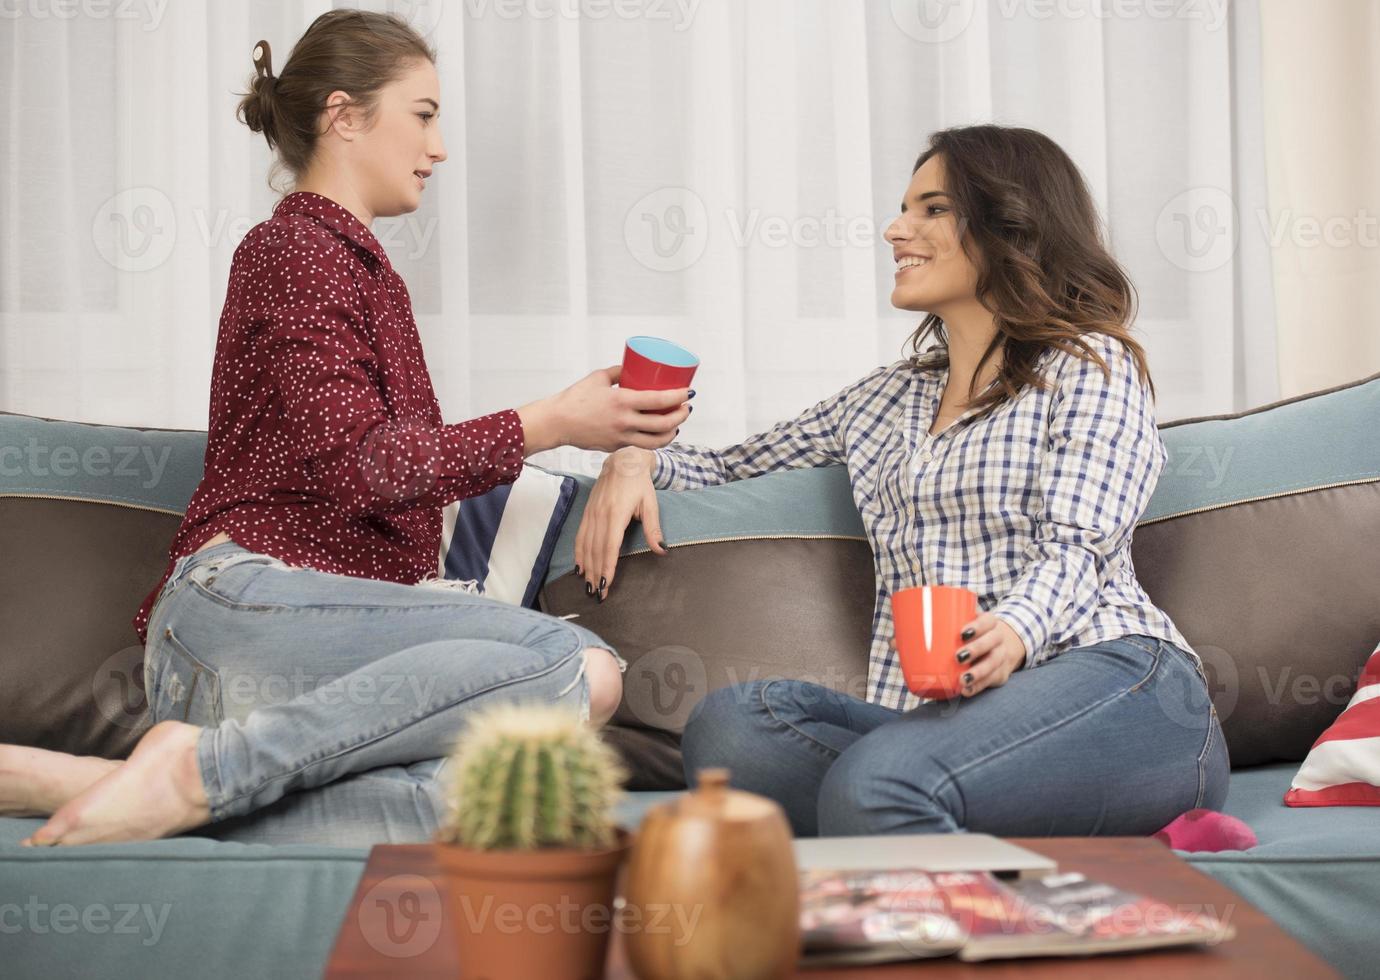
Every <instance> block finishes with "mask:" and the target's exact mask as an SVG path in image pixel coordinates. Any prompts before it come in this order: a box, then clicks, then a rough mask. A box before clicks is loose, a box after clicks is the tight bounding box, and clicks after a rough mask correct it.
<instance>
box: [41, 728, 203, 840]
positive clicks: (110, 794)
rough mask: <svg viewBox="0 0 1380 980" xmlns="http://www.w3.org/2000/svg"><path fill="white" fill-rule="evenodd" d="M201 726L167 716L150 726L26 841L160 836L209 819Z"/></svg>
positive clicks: (122, 838) (155, 837)
mask: <svg viewBox="0 0 1380 980" xmlns="http://www.w3.org/2000/svg"><path fill="white" fill-rule="evenodd" d="M201 731H202V730H201V729H200V728H199V727H198V726H196V725H188V724H185V723H184V722H180V721H163V722H159V723H158V724H157V725H154V726H153V727H152V728H150V729H149V730H148V732H147V733H146V734H145V735H144V737H143V738H141V739H140V740H139V744H138V745H136V746H135V747H134V751H133V752H132V753H131V754H130V757H129V759H128V760H127V761H126V762H125V763H124V764H123V765H122V766H120V767H119V768H118V769H115V770H114V771H113V772H110V773H108V774H106V775H105V776H102V777H101V778H100V779H99V780H98V781H97V782H96V783H94V784H93V785H92V786H91V787H90V788H88V789H87V790H86V791H85V792H83V793H81V794H80V795H78V796H77V797H76V798H74V799H72V800H70V801H69V802H68V803H66V804H65V805H63V806H62V807H60V808H58V810H57V812H55V813H54V814H53V816H52V819H50V820H49V821H48V822H47V823H45V824H44V825H43V826H42V827H39V828H38V829H37V830H36V831H34V832H33V834H31V835H30V836H29V837H28V838H27V839H26V840H23V841H20V843H21V844H23V845H25V846H26V847H27V846H48V845H53V844H96V843H106V842H110V841H129V840H156V839H158V838H160V837H171V836H172V835H174V834H178V833H181V832H182V831H184V830H190V829H192V828H193V827H199V826H201V825H202V824H204V823H206V822H207V821H208V820H209V819H210V818H211V815H210V809H209V806H208V804H207V801H206V790H205V787H204V786H203V785H202V782H201V766H200V765H199V763H198V762H197V754H196V746H197V739H198V738H199V737H200V736H201Z"/></svg>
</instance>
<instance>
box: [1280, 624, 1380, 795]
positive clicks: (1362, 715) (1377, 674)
mask: <svg viewBox="0 0 1380 980" xmlns="http://www.w3.org/2000/svg"><path fill="white" fill-rule="evenodd" d="M1284 802H1285V803H1287V804H1288V805H1289V806H1380V647H1376V649H1375V652H1374V653H1372V654H1371V655H1370V660H1369V661H1367V662H1366V669H1365V670H1363V671H1361V679H1360V680H1359V681H1357V682H1356V693H1355V694H1354V695H1352V697H1351V702H1350V703H1349V704H1348V705H1347V706H1346V710H1345V711H1343V712H1342V713H1341V715H1339V716H1338V718H1337V720H1336V721H1334V722H1333V723H1332V726H1331V727H1330V728H1328V729H1327V731H1325V732H1323V733H1322V735H1320V736H1319V737H1318V740H1317V741H1316V742H1314V743H1313V748H1312V749H1311V750H1310V751H1309V753H1308V758H1306V759H1304V760H1303V765H1302V766H1301V767H1300V768H1299V771H1298V773H1296V774H1295V776H1294V783H1293V785H1292V786H1291V787H1290V788H1289V792H1287V793H1285V794H1284Z"/></svg>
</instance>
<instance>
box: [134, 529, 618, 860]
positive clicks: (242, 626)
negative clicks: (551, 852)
mask: <svg viewBox="0 0 1380 980" xmlns="http://www.w3.org/2000/svg"><path fill="white" fill-rule="evenodd" d="M457 585H459V583H456V582H448V581H445V580H440V581H431V580H429V581H427V582H424V583H420V584H418V585H402V584H399V583H394V582H384V581H379V580H376V579H368V578H359V577H356V576H350V575H334V574H330V573H327V572H321V571H317V570H316V569H313V568H297V567H293V566H290V565H287V564H286V563H285V562H283V561H280V560H279V559H277V558H274V557H272V556H269V555H264V554H259V553H257V552H253V551H249V550H247V549H245V548H243V547H241V546H240V545H238V544H236V543H234V542H233V541H229V542H225V543H223V544H218V545H215V546H213V547H210V548H207V549H206V550H205V551H202V552H198V553H194V554H190V555H186V556H185V557H183V558H181V559H179V560H178V561H177V563H176V564H175V565H174V567H173V571H172V574H171V575H170V576H169V578H168V581H167V583H166V584H165V585H164V587H163V590H162V591H161V592H160V593H159V596H158V600H157V602H156V603H155V604H154V606H153V609H152V610H151V614H150V619H149V630H148V642H147V644H146V646H145V648H144V681H145V690H146V691H147V693H148V701H149V710H150V712H151V714H152V717H153V720H154V721H156V722H157V721H165V720H168V719H176V720H178V721H185V722H189V723H191V724H194V725H200V726H202V728H203V731H202V734H201V737H200V741H199V744H198V748H197V752H198V759H199V762H200V766H201V775H202V781H203V783H204V785H205V788H206V795H207V798H208V800H209V802H210V806H211V820H212V824H211V826H210V827H209V828H206V829H204V830H203V831H202V833H206V834H209V835H210V836H215V837H219V838H222V839H230V840H240V841H253V842H257V843H289V842H294V843H323V844H335V845H346V846H367V845H370V844H375V843H404V842H418V841H425V840H428V839H430V838H431V836H432V835H433V833H434V832H435V830H436V827H437V824H438V821H439V820H440V819H441V817H442V816H443V815H444V809H445V801H444V776H445V772H444V770H445V767H446V756H447V755H448V754H449V752H450V750H451V748H452V747H453V745H454V742H455V740H456V738H457V736H458V735H459V734H460V733H461V732H462V731H463V730H464V727H465V724H466V720H467V718H468V717H469V716H470V714H471V713H472V712H473V711H474V710H475V709H477V708H481V707H485V706H488V705H490V704H494V703H498V702H519V701H524V702H536V703H542V704H568V705H569V706H570V707H571V709H572V710H576V711H578V712H579V713H580V715H581V717H582V718H586V719H587V718H588V717H589V704H590V692H589V681H588V679H587V678H586V676H585V658H584V654H583V651H584V650H585V648H587V647H598V648H602V649H605V650H608V651H609V652H610V653H612V654H613V656H614V659H615V660H616V661H617V662H618V666H619V669H620V670H625V669H626V667H627V664H626V662H625V661H624V660H623V659H622V658H621V657H619V656H618V654H617V652H616V651H614V650H613V649H612V648H610V647H609V645H608V644H607V643H605V642H604V641H603V640H601V639H600V638H599V637H598V636H596V635H595V634H594V633H592V632H590V631H589V630H587V629H584V628H583V627H581V626H577V625H575V624H574V623H570V622H567V621H564V620H561V619H557V618H555V617H552V616H547V615H545V614H543V613H539V612H536V611H534V610H531V609H524V608H521V607H518V606H513V605H509V604H507V603H503V602H498V601H496V600H493V599H486V598H484V597H483V596H480V595H475V594H473V593H471V592H469V591H467V590H465V589H464V588H457V587H456V586H457Z"/></svg>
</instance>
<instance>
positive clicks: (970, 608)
mask: <svg viewBox="0 0 1380 980" xmlns="http://www.w3.org/2000/svg"><path fill="white" fill-rule="evenodd" d="M977 616H978V597H977V593H976V592H972V591H970V590H968V589H964V588H960V587H958V586H953V585H920V586H916V587H914V588H910V589H900V590H898V591H897V592H896V593H895V594H894V595H892V597H891V617H892V620H893V622H894V623H895V626H896V652H897V653H899V654H900V655H901V673H902V674H904V675H905V678H906V687H908V688H910V690H911V692H912V693H913V694H918V695H920V696H921V697H924V698H939V699H941V700H947V699H949V698H954V697H957V696H958V694H959V692H960V691H961V690H962V689H963V674H964V672H965V671H967V670H968V668H969V666H970V664H961V663H959V662H958V661H957V660H955V659H954V656H955V655H956V654H957V653H958V651H959V650H961V649H962V648H963V638H962V637H961V636H960V635H959V634H960V633H962V632H963V627H965V626H967V625H968V624H969V623H971V622H972V621H973V620H975V619H977Z"/></svg>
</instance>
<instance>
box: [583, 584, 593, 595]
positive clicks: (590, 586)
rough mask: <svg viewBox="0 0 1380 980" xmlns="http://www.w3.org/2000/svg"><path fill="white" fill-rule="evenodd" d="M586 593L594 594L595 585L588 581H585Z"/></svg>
mask: <svg viewBox="0 0 1380 980" xmlns="http://www.w3.org/2000/svg"><path fill="white" fill-rule="evenodd" d="M585 595H594V586H592V585H590V584H589V583H588V582H586V583H585Z"/></svg>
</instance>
